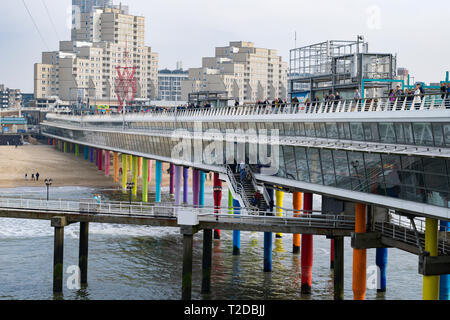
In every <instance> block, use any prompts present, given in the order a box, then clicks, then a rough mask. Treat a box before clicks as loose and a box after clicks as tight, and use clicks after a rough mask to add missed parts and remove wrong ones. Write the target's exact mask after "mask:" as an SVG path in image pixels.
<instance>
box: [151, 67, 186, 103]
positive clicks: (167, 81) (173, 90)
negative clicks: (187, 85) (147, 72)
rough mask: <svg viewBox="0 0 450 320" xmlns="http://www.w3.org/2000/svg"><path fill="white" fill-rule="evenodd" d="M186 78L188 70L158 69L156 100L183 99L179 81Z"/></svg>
mask: <svg viewBox="0 0 450 320" xmlns="http://www.w3.org/2000/svg"><path fill="white" fill-rule="evenodd" d="M187 79H188V71H184V70H183V69H177V70H169V69H164V70H160V71H159V75H158V86H159V90H158V100H160V101H183V100H182V98H181V96H182V94H181V82H182V81H184V80H187ZM184 101H186V100H184Z"/></svg>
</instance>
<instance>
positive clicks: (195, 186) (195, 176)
mask: <svg viewBox="0 0 450 320" xmlns="http://www.w3.org/2000/svg"><path fill="white" fill-rule="evenodd" d="M199 192H200V172H199V171H198V170H197V169H192V204H193V205H194V207H195V208H198V200H199Z"/></svg>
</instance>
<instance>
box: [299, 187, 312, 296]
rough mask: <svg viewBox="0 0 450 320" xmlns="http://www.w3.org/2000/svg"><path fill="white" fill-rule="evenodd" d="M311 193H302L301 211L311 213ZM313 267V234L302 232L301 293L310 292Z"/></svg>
mask: <svg viewBox="0 0 450 320" xmlns="http://www.w3.org/2000/svg"><path fill="white" fill-rule="evenodd" d="M312 202H313V195H312V193H304V195H303V213H304V214H306V215H308V214H312V209H313V206H312V205H313V203H312ZM312 267H313V236H312V235H311V234H302V239H301V268H302V275H301V283H302V287H301V292H302V293H303V294H310V293H311V280H312Z"/></svg>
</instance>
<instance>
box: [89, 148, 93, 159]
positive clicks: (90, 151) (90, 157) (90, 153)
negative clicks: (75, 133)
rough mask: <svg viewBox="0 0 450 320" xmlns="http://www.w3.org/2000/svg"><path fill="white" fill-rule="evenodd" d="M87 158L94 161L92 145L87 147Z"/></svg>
mask: <svg viewBox="0 0 450 320" xmlns="http://www.w3.org/2000/svg"><path fill="white" fill-rule="evenodd" d="M89 160H90V161H91V163H94V148H92V147H90V148H89Z"/></svg>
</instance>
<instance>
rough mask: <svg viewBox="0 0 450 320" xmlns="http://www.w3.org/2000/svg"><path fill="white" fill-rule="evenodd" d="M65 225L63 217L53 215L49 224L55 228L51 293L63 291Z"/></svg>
mask: <svg viewBox="0 0 450 320" xmlns="http://www.w3.org/2000/svg"><path fill="white" fill-rule="evenodd" d="M66 225H67V221H66V218H65V217H54V218H52V220H51V226H52V227H54V228H55V238H54V246H53V293H62V292H63V264H64V227H65V226H66Z"/></svg>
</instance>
